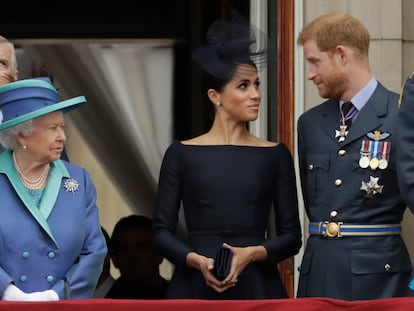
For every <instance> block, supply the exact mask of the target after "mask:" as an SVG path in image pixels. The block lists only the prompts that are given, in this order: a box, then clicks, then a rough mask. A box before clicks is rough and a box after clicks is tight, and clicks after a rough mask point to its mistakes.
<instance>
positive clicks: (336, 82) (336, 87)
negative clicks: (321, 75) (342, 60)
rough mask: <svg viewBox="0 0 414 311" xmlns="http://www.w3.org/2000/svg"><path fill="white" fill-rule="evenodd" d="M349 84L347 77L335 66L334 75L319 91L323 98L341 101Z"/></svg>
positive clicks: (326, 80)
mask: <svg viewBox="0 0 414 311" xmlns="http://www.w3.org/2000/svg"><path fill="white" fill-rule="evenodd" d="M347 84H348V78H347V76H346V75H345V74H344V73H342V72H341V71H339V70H338V68H337V67H336V66H333V68H332V73H331V74H330V75H329V76H328V77H327V78H326V79H325V80H324V81H323V83H322V86H321V87H320V88H319V89H318V91H319V95H320V96H321V97H322V98H334V99H340V98H341V97H342V95H343V94H344V91H345V86H346V85H347Z"/></svg>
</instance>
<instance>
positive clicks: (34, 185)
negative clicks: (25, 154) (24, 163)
mask: <svg viewBox="0 0 414 311" xmlns="http://www.w3.org/2000/svg"><path fill="white" fill-rule="evenodd" d="M13 162H14V166H15V167H16V170H17V173H19V177H20V180H21V181H22V183H23V185H24V186H25V187H26V188H28V189H31V190H39V189H42V188H44V187H45V184H46V181H47V178H48V176H49V171H50V165H46V166H45V168H44V169H43V172H42V174H40V176H39V177H37V178H35V179H30V178H28V177H26V176H25V175H24V174H23V172H22V170H21V169H20V167H19V165H18V164H17V161H16V156H15V153H14V152H13Z"/></svg>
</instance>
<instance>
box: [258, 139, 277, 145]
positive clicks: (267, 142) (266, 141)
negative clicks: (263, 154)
mask: <svg viewBox="0 0 414 311" xmlns="http://www.w3.org/2000/svg"><path fill="white" fill-rule="evenodd" d="M278 144H279V143H276V142H274V141H270V140H264V139H260V138H258V139H257V141H256V146H258V147H275V146H277V145H278Z"/></svg>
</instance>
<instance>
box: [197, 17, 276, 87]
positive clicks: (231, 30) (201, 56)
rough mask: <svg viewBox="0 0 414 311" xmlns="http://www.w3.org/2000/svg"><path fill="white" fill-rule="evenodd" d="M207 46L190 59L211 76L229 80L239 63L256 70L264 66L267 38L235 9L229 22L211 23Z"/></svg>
mask: <svg viewBox="0 0 414 311" xmlns="http://www.w3.org/2000/svg"><path fill="white" fill-rule="evenodd" d="M206 39H207V44H206V45H205V46H202V47H200V48H198V49H196V50H195V51H194V53H193V55H192V59H193V60H194V61H195V62H197V63H198V64H199V65H200V67H201V68H202V69H204V70H205V71H206V72H208V73H209V74H211V75H212V76H214V77H216V78H219V79H224V80H228V79H229V78H230V77H231V76H232V75H233V73H234V70H235V68H236V67H237V65H239V64H252V63H254V65H255V66H256V68H257V69H258V70H262V69H264V68H266V66H267V56H268V53H269V40H268V38H267V35H266V34H265V33H264V32H263V31H261V30H260V29H258V28H257V27H255V26H254V25H252V24H250V23H249V22H248V21H247V20H246V19H244V18H243V17H242V16H241V15H240V14H238V13H237V12H236V11H235V10H232V17H231V21H225V20H218V21H215V22H213V24H212V25H211V26H210V28H209V30H208V31H207V36H206Z"/></svg>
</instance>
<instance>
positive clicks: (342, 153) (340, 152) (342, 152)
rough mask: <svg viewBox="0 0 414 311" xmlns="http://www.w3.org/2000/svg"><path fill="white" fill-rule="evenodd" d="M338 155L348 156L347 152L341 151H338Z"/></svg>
mask: <svg viewBox="0 0 414 311" xmlns="http://www.w3.org/2000/svg"><path fill="white" fill-rule="evenodd" d="M338 154H339V155H340V156H341V157H342V156H344V155H345V154H346V150H344V149H341V150H339V151H338Z"/></svg>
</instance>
